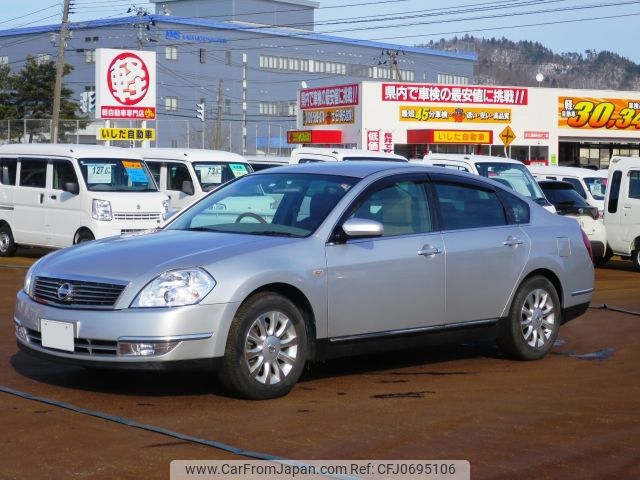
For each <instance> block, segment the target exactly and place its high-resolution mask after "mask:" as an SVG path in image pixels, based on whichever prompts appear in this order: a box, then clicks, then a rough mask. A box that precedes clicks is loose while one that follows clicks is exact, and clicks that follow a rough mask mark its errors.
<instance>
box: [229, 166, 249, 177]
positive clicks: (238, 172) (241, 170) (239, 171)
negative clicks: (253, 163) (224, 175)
mask: <svg viewBox="0 0 640 480" xmlns="http://www.w3.org/2000/svg"><path fill="white" fill-rule="evenodd" d="M229 167H230V168H231V172H232V173H233V176H234V177H236V178H237V177H242V176H243V175H246V174H247V173H249V171H248V170H247V166H246V165H243V164H242V163H230V164H229Z"/></svg>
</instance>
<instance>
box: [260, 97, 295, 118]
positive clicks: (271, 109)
mask: <svg viewBox="0 0 640 480" xmlns="http://www.w3.org/2000/svg"><path fill="white" fill-rule="evenodd" d="M297 111H298V104H297V103H296V102H287V101H284V102H260V115H267V116H272V117H294V116H295V115H296V113H297Z"/></svg>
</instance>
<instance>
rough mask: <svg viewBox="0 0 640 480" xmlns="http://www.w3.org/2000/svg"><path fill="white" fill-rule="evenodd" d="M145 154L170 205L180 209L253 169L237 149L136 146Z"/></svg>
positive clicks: (173, 208) (142, 154) (138, 152)
mask: <svg viewBox="0 0 640 480" xmlns="http://www.w3.org/2000/svg"><path fill="white" fill-rule="evenodd" d="M132 150H133V151H135V152H136V153H137V154H138V155H141V156H142V158H144V160H145V162H146V163H147V165H148V166H149V169H150V170H151V173H152V174H153V178H154V179H155V180H156V182H157V183H158V187H159V188H160V191H161V192H164V193H166V194H167V195H169V198H170V199H171V209H172V210H181V209H182V208H184V207H186V206H187V205H188V204H190V203H191V202H193V201H194V200H197V199H199V198H200V197H202V196H203V195H204V194H205V193H207V192H209V191H210V190H213V189H214V188H216V187H218V186H219V185H222V184H223V183H225V182H228V181H229V180H232V179H234V178H236V177H241V176H242V175H246V174H248V173H251V172H252V171H253V168H252V167H251V165H249V162H247V160H246V159H245V158H244V157H243V156H242V155H238V154H237V153H231V152H225V151H222V150H200V149H190V148H134V149H132Z"/></svg>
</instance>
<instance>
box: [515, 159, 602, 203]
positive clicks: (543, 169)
mask: <svg viewBox="0 0 640 480" xmlns="http://www.w3.org/2000/svg"><path fill="white" fill-rule="evenodd" d="M527 168H528V169H529V170H530V171H531V173H532V174H533V176H534V177H535V178H537V179H547V180H561V181H563V182H569V183H570V184H571V185H573V187H574V188H575V190H576V192H578V194H579V195H580V196H581V197H582V198H584V199H585V200H586V201H587V203H588V204H589V205H593V206H594V207H598V210H599V211H600V216H602V214H603V213H604V196H605V192H606V190H607V177H608V176H609V171H608V170H593V169H590V168H580V167H565V166H553V165H551V166H547V165H528V166H527ZM551 203H553V202H551Z"/></svg>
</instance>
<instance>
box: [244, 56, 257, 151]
mask: <svg viewBox="0 0 640 480" xmlns="http://www.w3.org/2000/svg"><path fill="white" fill-rule="evenodd" d="M247 63H248V62H247V54H246V53H243V54H242V154H243V155H246V154H247V70H248V66H247ZM256 125H257V124H256ZM256 141H257V137H256Z"/></svg>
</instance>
